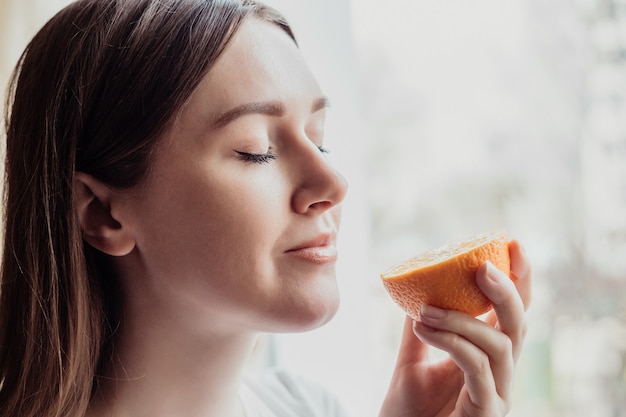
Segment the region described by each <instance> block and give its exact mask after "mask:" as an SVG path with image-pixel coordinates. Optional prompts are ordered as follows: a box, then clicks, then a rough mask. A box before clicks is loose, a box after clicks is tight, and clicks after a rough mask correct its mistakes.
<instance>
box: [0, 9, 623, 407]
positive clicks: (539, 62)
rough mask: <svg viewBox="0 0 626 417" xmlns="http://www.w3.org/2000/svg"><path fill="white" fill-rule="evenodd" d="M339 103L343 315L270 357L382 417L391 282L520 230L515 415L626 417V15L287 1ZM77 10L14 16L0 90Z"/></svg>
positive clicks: (334, 117)
mask: <svg viewBox="0 0 626 417" xmlns="http://www.w3.org/2000/svg"><path fill="white" fill-rule="evenodd" d="M267 2H268V3H269V4H272V5H274V6H276V7H277V8H278V9H279V10H281V11H283V12H284V13H285V14H286V15H287V17H288V19H289V20H290V21H291V23H292V24H293V26H294V29H295V31H296V34H297V36H298V38H299V41H300V46H301V49H302V51H303V53H304V54H305V56H306V57H307V59H308V60H309V63H310V64H311V66H312V68H313V70H314V71H315V73H316V74H317V76H318V78H319V80H320V83H321V84H322V86H323V87H324V89H325V90H326V92H327V94H328V95H329V96H330V98H331V102H332V109H331V111H330V120H329V126H328V139H327V143H328V147H329V148H330V149H331V151H332V154H331V157H332V158H333V159H334V160H335V162H336V164H337V165H338V166H339V168H340V169H341V170H342V171H343V173H344V175H345V176H346V177H347V178H348V180H349V182H350V192H349V196H348V198H347V199H346V202H345V205H344V221H343V229H342V234H343V235H342V238H341V242H340V244H341V260H340V262H339V265H338V273H339V283H340V286H341V290H342V297H343V302H342V307H341V309H340V311H339V313H338V315H337V317H336V318H335V319H334V320H333V321H332V322H331V323H329V324H328V325H326V326H324V327H323V328H321V329H319V330H316V331H313V332H310V333H307V334H301V335H281V336H277V337H271V338H268V340H267V342H268V343H267V349H266V351H265V352H266V356H265V360H266V361H269V362H270V363H272V364H275V365H278V366H284V367H288V368H290V369H292V370H294V371H295V372H299V373H302V374H305V375H306V376H308V377H309V378H311V379H314V380H318V381H320V382H322V383H324V384H325V385H326V386H328V387H329V388H330V389H331V390H333V391H334V392H335V393H336V394H337V395H338V396H339V397H340V398H341V399H342V401H343V402H344V404H345V406H346V408H347V409H348V410H349V411H350V412H351V415H352V416H359V417H361V416H365V417H366V416H375V415H376V414H377V409H378V407H379V405H380V402H381V400H382V398H383V396H384V392H385V390H386V386H387V383H388V380H389V376H390V373H391V371H392V368H393V363H394V360H395V354H396V350H397V347H398V341H399V336H400V333H399V332H400V329H401V326H402V320H403V314H402V312H401V311H400V310H399V308H397V307H396V306H395V305H394V304H393V303H392V302H391V301H390V299H389V298H388V296H387V295H386V294H385V293H384V289H383V288H382V285H381V283H380V280H379V278H378V273H379V272H381V271H382V270H384V269H385V268H386V267H387V266H389V265H390V264H392V263H394V262H396V261H399V260H401V259H404V258H406V257H408V256H411V255H414V254H416V253H417V252H419V251H421V250H424V249H427V248H431V247H433V246H437V245H439V244H442V243H446V242H449V241H452V240H457V239H463V238H466V237H469V236H471V235H473V234H474V233H478V232H482V231H486V230H490V229H494V228H506V229H507V230H508V232H509V234H510V235H511V236H512V237H515V238H517V239H519V240H520V241H521V242H522V243H523V245H524V246H525V248H526V251H527V252H528V254H529V256H530V257H531V259H532V261H533V267H534V272H535V274H534V275H535V287H534V300H533V305H532V307H531V309H530V311H529V324H530V332H529V335H528V337H527V341H526V345H525V350H524V353H523V356H522V359H521V361H520V363H519V365H518V374H517V376H516V388H515V390H516V391H515V397H516V398H515V404H514V409H513V411H512V412H511V413H510V416H516V417H521V416H536V417H543V416H550V417H552V416H559V417H588V416H594V417H621V416H626V327H625V324H626V292H625V291H624V290H625V289H626V117H625V116H626V112H625V110H626V1H625V0H550V1H545V0H474V1H471V2H468V1H463V0H385V1H384V2H382V1H374V0H352V1H349V0H271V1H267ZM66 3H67V2H66V1H64V0H0V32H1V33H0V35H1V36H0V82H2V85H3V87H4V85H5V84H6V83H5V80H6V79H7V77H8V72H9V71H10V68H11V67H12V65H13V64H14V62H15V61H16V60H17V55H18V54H19V52H20V51H21V50H22V49H23V47H24V45H25V44H26V42H27V40H28V38H30V37H31V36H32V35H33V34H34V31H35V30H36V29H37V28H39V27H40V26H41V25H42V24H43V22H44V21H45V20H47V19H48V18H49V17H50V16H51V15H52V14H53V13H54V12H55V11H56V10H58V9H59V8H60V7H62V6H63V5H64V4H66Z"/></svg>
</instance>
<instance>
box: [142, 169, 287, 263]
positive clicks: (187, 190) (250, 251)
mask: <svg viewBox="0 0 626 417" xmlns="http://www.w3.org/2000/svg"><path fill="white" fill-rule="evenodd" d="M186 178H187V180H185V181H171V182H170V183H169V184H168V183H165V182H162V183H161V184H160V185H161V186H160V187H159V188H160V189H159V190H154V194H153V195H157V196H158V198H151V199H148V201H150V203H148V204H147V205H146V207H145V210H143V212H142V213H141V214H140V215H139V216H138V217H139V218H141V220H140V221H141V222H142V226H141V229H142V233H141V234H140V237H141V239H140V240H139V241H138V247H139V248H140V249H142V248H144V251H145V254H146V259H147V260H151V262H153V263H154V264H155V266H156V265H158V268H161V270H168V269H170V268H171V267H172V265H167V264H176V267H175V268H181V267H182V268H187V269H188V268H202V269H204V270H205V271H206V268H207V267H208V268H211V270H213V271H216V272H217V271H221V273H222V274H223V273H226V272H228V269H229V268H235V267H236V268H239V269H241V267H242V264H244V265H245V264H250V263H251V262H252V263H253V264H255V263H258V262H259V260H258V259H256V258H257V257H259V256H261V254H265V255H267V253H268V251H271V249H272V246H273V245H274V244H275V242H276V239H277V238H278V236H279V235H280V234H281V233H282V231H283V229H284V227H285V226H286V222H287V220H286V219H287V218H288V217H287V216H288V213H287V210H288V207H289V198H288V195H287V194H286V193H285V192H283V191H281V190H282V189H283V188H284V187H281V186H280V185H279V184H277V182H276V181H273V180H272V179H271V178H269V179H266V180H265V181H262V180H263V178H252V179H251V180H249V181H245V180H244V179H243V178H242V177H241V176H236V175H234V174H233V175H231V176H223V177H221V180H220V179H218V178H216V177H215V175H209V174H207V175H205V176H202V177H201V178H200V179H198V180H196V181H192V180H189V178H192V176H191V175H188V176H187V177H186ZM196 178H197V177H196ZM207 178H209V179H211V181H209V180H207ZM178 270H180V269H178ZM189 272H192V271H189ZM231 273H232V271H231Z"/></svg>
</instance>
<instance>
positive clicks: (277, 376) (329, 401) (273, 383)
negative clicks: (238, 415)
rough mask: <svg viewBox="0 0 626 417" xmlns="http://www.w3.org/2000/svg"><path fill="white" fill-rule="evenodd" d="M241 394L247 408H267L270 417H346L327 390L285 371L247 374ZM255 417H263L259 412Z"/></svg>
mask: <svg viewBox="0 0 626 417" xmlns="http://www.w3.org/2000/svg"><path fill="white" fill-rule="evenodd" d="M241 395H242V401H244V405H246V407H249V408H257V409H258V408H259V407H263V408H267V409H268V411H271V412H272V414H270V415H271V416H272V417H273V416H276V417H291V416H298V417H346V414H345V412H344V411H343V409H342V407H341V405H340V404H339V402H338V401H337V399H336V398H335V397H334V396H333V395H332V394H331V393H329V392H328V391H327V390H326V389H324V388H323V387H322V386H320V385H319V384H316V383H313V382H311V381H309V380H307V379H305V378H303V377H301V376H298V375H294V374H291V373H289V372H286V371H284V370H270V371H266V372H263V373H261V374H255V375H247V376H246V377H245V378H244V384H243V387H242V393H241ZM255 402H256V403H257V404H256V405H254V403H255ZM253 415H254V414H253ZM257 415H259V416H263V417H265V414H262V413H257Z"/></svg>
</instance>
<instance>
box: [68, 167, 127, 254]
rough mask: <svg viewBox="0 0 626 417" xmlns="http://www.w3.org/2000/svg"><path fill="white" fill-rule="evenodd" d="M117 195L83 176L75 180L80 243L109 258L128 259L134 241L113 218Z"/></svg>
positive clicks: (78, 176) (82, 174)
mask: <svg viewBox="0 0 626 417" xmlns="http://www.w3.org/2000/svg"><path fill="white" fill-rule="evenodd" d="M116 197H117V195H116V192H115V191H114V190H112V189H111V188H109V187H108V186H107V185H105V184H104V183H102V182H101V181H99V180H97V179H96V178H94V177H92V176H91V175H88V174H85V173H83V172H77V173H76V174H75V177H74V198H75V204H76V210H77V214H78V219H79V222H80V227H81V230H82V232H83V239H84V240H85V242H87V243H88V244H89V245H91V246H93V247H94V248H95V249H98V250H99V251H101V252H104V253H106V254H108V255H111V256H124V255H128V254H129V253H130V252H131V251H132V250H133V249H134V248H135V240H134V238H133V236H132V234H130V233H129V231H128V228H127V227H125V225H124V224H123V223H121V222H120V221H118V219H116V218H115V217H114V215H113V214H112V209H111V207H112V204H115V202H116Z"/></svg>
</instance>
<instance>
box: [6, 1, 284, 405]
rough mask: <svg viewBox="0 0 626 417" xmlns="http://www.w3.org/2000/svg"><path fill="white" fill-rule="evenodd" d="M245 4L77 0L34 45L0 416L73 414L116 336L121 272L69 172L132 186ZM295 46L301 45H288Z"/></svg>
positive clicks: (20, 129)
mask: <svg viewBox="0 0 626 417" xmlns="http://www.w3.org/2000/svg"><path fill="white" fill-rule="evenodd" d="M249 15H254V16H256V17H257V18H261V19H265V20H267V21H270V22H273V23H274V24H276V25H278V26H280V27H282V28H283V30H285V31H286V32H287V33H288V34H289V35H290V36H291V37H292V38H293V34H292V33H291V30H290V29H289V27H288V25H287V23H286V22H285V20H284V19H283V18H282V17H281V16H280V15H279V14H278V13H276V12H275V11H274V10H273V9H270V8H268V7H266V6H262V5H260V4H258V3H256V2H253V1H251V0H204V1H201V0H80V1H77V2H75V3H73V4H71V5H70V6H68V7H67V8H65V9H63V10H62V11H61V12H59V13H58V14H57V15H56V16H54V17H53V18H52V19H51V20H50V21H49V22H48V23H47V24H46V25H45V26H44V27H43V28H42V29H41V30H40V32H39V33H38V34H37V35H36V36H35V37H34V38H33V39H32V41H31V42H30V44H29V45H28V46H27V48H26V50H25V52H24V53H23V55H22V56H21V58H20V60H19V62H18V64H17V66H16V69H15V71H14V73H13V77H12V79H11V83H10V88H9V93H8V96H7V106H6V109H7V110H6V121H7V124H6V140H7V142H6V165H5V189H4V198H5V210H4V227H5V236H4V246H3V257H2V266H1V272H0V273H1V275H0V415H1V416H6V417H8V416H16V417H17V416H19V417H34V416H37V417H61V416H81V415H83V414H84V413H85V410H86V409H87V406H88V403H89V400H90V398H91V395H92V392H93V390H94V387H95V386H96V384H97V377H98V374H99V373H100V372H101V371H102V367H103V366H105V365H106V363H107V361H108V359H109V354H110V350H111V348H112V342H111V341H112V336H113V332H114V329H115V327H116V326H117V320H118V319H117V317H116V314H115V313H116V299H117V297H116V295H115V293H116V291H117V286H116V284H115V276H114V274H112V273H111V271H110V270H109V268H108V267H107V266H108V262H107V257H106V255H103V254H102V253H99V252H97V251H96V250H95V249H93V248H91V247H89V246H88V245H86V244H85V243H84V242H83V240H82V236H81V230H80V225H79V223H78V219H77V215H76V212H75V207H74V197H73V183H74V175H75V172H77V171H82V172H85V173H88V174H91V175H93V176H94V177H96V178H98V179H99V180H101V181H102V182H104V183H106V184H108V185H109V186H111V187H115V188H127V187H131V186H134V185H137V184H138V183H139V182H140V181H141V179H142V178H144V177H145V175H146V173H147V171H148V170H149V165H150V155H151V153H152V152H153V150H154V148H155V146H157V144H158V143H159V138H160V137H161V136H162V134H163V132H164V130H165V129H166V128H167V126H168V124H169V123H170V121H171V120H172V119H173V118H174V117H175V113H176V112H177V111H178V110H179V109H180V108H181V106H182V105H183V104H184V102H185V101H186V100H187V99H188V97H189V96H190V94H191V92H192V91H193V89H194V88H195V87H196V86H197V84H198V83H199V81H200V80H201V78H202V77H203V76H204V74H206V72H207V71H209V70H210V68H211V66H212V65H213V64H214V63H215V61H216V60H217V59H218V57H219V56H220V54H221V52H222V51H223V50H224V48H225V47H226V45H227V44H228V42H229V40H230V38H231V37H232V35H233V33H234V32H235V31H236V30H237V28H238V26H239V24H240V23H241V22H242V21H243V19H245V18H246V17H247V16H249ZM294 41H295V39H294Z"/></svg>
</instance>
